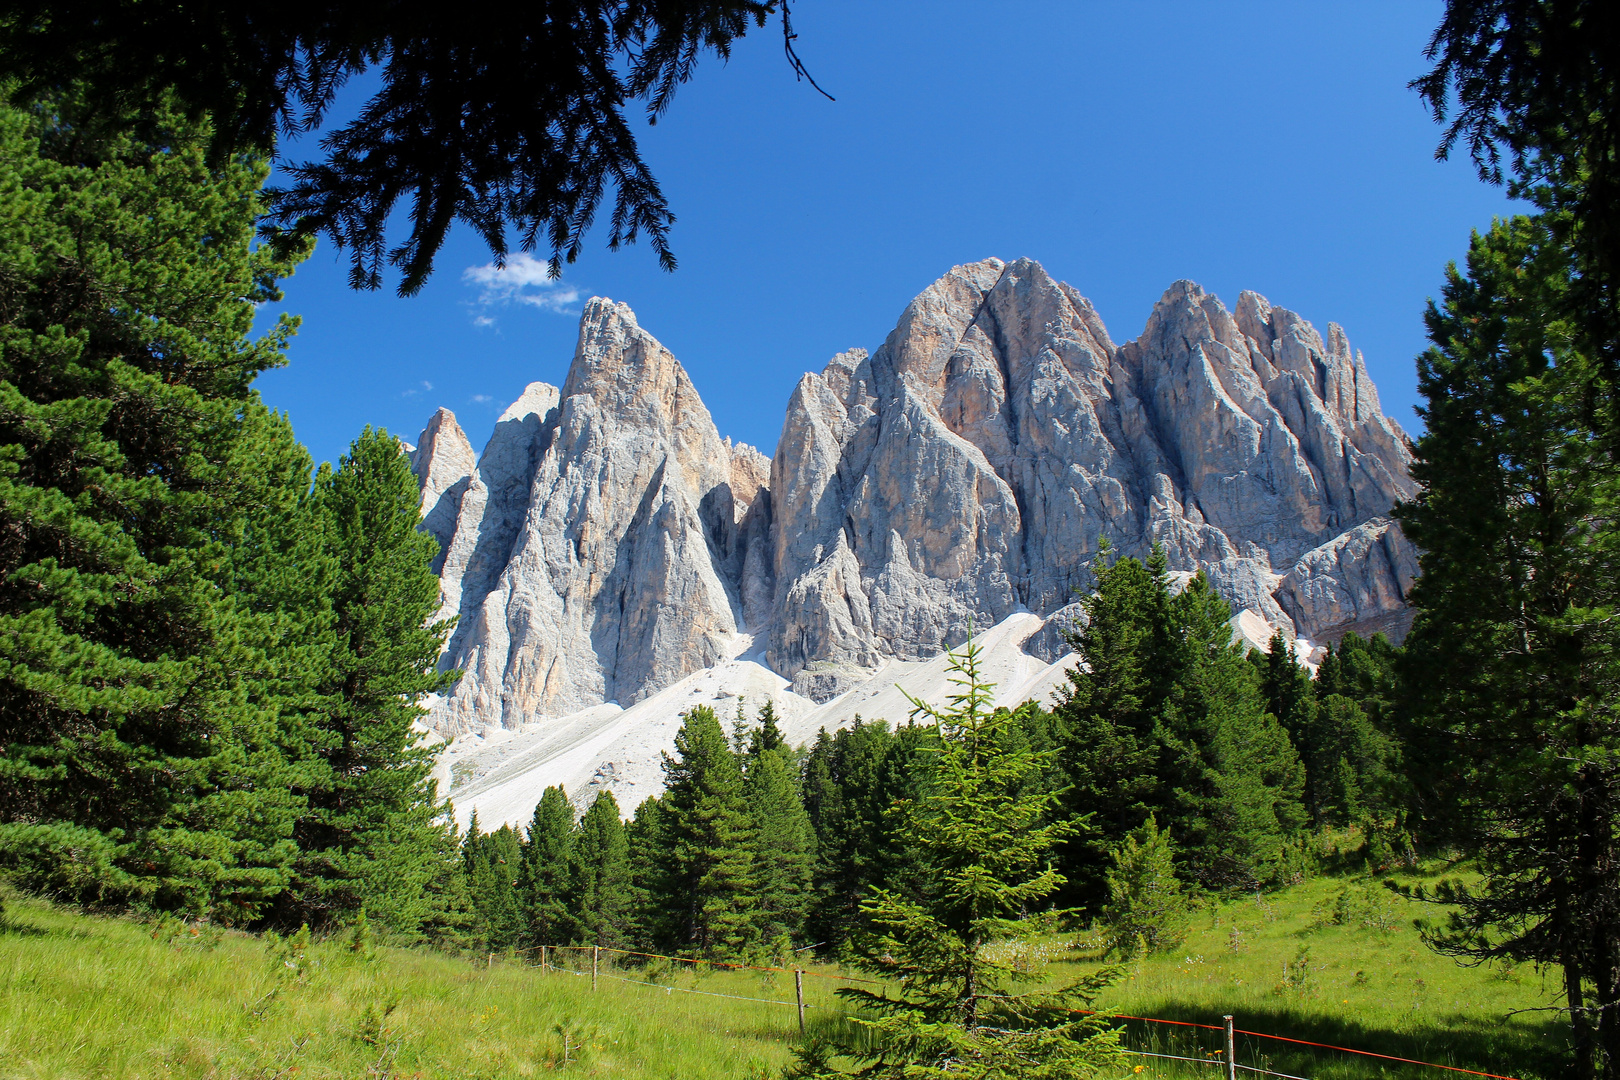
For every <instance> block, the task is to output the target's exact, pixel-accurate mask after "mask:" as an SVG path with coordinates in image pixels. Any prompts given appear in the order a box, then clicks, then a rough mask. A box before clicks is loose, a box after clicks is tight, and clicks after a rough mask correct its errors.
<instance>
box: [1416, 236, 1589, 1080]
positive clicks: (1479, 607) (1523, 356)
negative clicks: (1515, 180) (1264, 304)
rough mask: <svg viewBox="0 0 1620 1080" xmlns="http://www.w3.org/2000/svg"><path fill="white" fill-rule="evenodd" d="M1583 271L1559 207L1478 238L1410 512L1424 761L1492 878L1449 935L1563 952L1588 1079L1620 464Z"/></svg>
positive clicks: (1455, 892) (1459, 291) (1436, 318)
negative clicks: (1605, 421)
mask: <svg viewBox="0 0 1620 1080" xmlns="http://www.w3.org/2000/svg"><path fill="white" fill-rule="evenodd" d="M1572 273H1573V267H1572V265H1571V261H1570V257H1569V255H1568V253H1567V251H1565V250H1564V249H1563V248H1562V247H1561V246H1560V245H1559V244H1558V243H1557V242H1556V240H1555V238H1554V234H1553V232H1552V231H1551V230H1549V229H1548V228H1547V227H1546V225H1545V223H1544V222H1543V221H1541V220H1540V219H1535V218H1523V217H1521V218H1515V219H1512V220H1508V221H1501V222H1498V223H1497V224H1496V226H1495V227H1494V228H1492V229H1491V231H1490V232H1489V233H1487V234H1485V235H1483V236H1476V237H1475V238H1474V242H1473V245H1472V247H1471V248H1470V251H1469V258H1468V265H1467V270H1466V273H1465V272H1463V271H1461V270H1458V269H1457V268H1455V267H1453V268H1452V270H1451V272H1450V274H1449V279H1448V281H1447V284H1446V290H1445V294H1444V297H1443V299H1442V301H1441V302H1440V303H1439V304H1437V305H1434V306H1433V307H1431V309H1430V312H1429V332H1430V338H1431V340H1432V341H1433V342H1434V347H1433V348H1431V349H1430V350H1429V351H1428V352H1427V353H1426V354H1424V356H1423V357H1422V358H1421V360H1420V366H1419V372H1420V378H1421V384H1420V385H1421V389H1422V390H1423V392H1424V395H1425V398H1426V399H1427V402H1428V405H1427V407H1426V409H1425V412H1424V418H1425V420H1426V421H1427V424H1428V432H1427V433H1426V434H1425V435H1424V437H1423V438H1422V439H1421V440H1420V441H1419V443H1418V455H1419V457H1418V461H1417V463H1416V465H1415V466H1414V473H1415V474H1416V475H1417V476H1418V478H1419V479H1420V480H1421V481H1422V483H1423V485H1424V487H1423V490H1422V493H1421V494H1420V495H1419V497H1418V498H1417V500H1416V501H1415V502H1414V503H1412V504H1411V505H1409V506H1406V507H1404V508H1403V509H1402V511H1401V520H1402V523H1403V525H1404V527H1405V528H1406V529H1407V530H1408V532H1409V533H1410V534H1411V536H1412V538H1413V540H1414V541H1415V542H1416V543H1418V544H1419V545H1420V546H1421V547H1422V548H1424V549H1425V553H1424V556H1423V576H1422V577H1421V578H1420V579H1419V580H1418V583H1417V585H1416V587H1415V588H1414V590H1413V602H1414V604H1416V605H1417V607H1418V609H1419V616H1418V620H1417V623H1416V625H1415V626H1414V627H1413V630H1412V635H1411V639H1410V647H1409V655H1408V656H1407V657H1406V658H1405V660H1406V664H1405V667H1406V678H1405V679H1403V683H1404V687H1405V695H1406V701H1407V708H1408V709H1409V710H1410V713H1411V717H1412V721H1413V725H1414V729H1415V730H1414V743H1415V749H1417V750H1418V752H1419V753H1420V754H1421V756H1422V758H1423V759H1424V760H1425V761H1426V762H1432V763H1436V764H1437V766H1438V767H1434V768H1430V769H1427V770H1425V771H1424V772H1423V774H1421V775H1418V776H1416V777H1415V780H1416V781H1417V783H1418V785H1419V789H1420V791H1421V792H1422V794H1423V796H1424V798H1423V801H1422V803H1421V805H1422V807H1423V808H1424V810H1425V811H1426V816H1427V818H1428V819H1429V820H1430V821H1431V822H1432V823H1433V825H1432V827H1433V828H1434V830H1435V831H1437V832H1444V833H1445V834H1447V835H1449V836H1450V837H1452V838H1453V839H1454V840H1455V841H1456V842H1457V843H1459V844H1460V845H1461V847H1462V849H1463V850H1465V851H1469V852H1472V853H1475V854H1477V857H1478V862H1479V866H1480V868H1481V869H1482V870H1483V871H1484V872H1485V875H1486V880H1485V884H1484V885H1483V887H1481V888H1478V889H1464V888H1462V887H1461V886H1460V885H1451V886H1449V887H1447V888H1444V889H1442V890H1441V894H1442V896H1443V897H1444V898H1445V899H1447V900H1449V901H1451V902H1453V903H1456V904H1458V905H1459V906H1460V911H1459V913H1458V914H1457V915H1456V916H1455V917H1454V919H1453V921H1452V922H1451V925H1450V926H1449V927H1448V928H1446V929H1443V930H1440V931H1437V932H1436V935H1435V938H1434V940H1435V943H1436V944H1437V945H1439V946H1440V947H1441V948H1442V949H1444V950H1447V951H1451V952H1456V953H1458V954H1461V955H1464V956H1469V957H1473V958H1476V959H1495V958H1508V959H1512V960H1528V961H1533V962H1536V963H1548V964H1558V965H1560V967H1561V969H1562V972H1563V976H1564V980H1565V990H1566V997H1567V1004H1568V1007H1569V1009H1570V1011H1571V1016H1572V1020H1573V1024H1574V1032H1575V1040H1576V1044H1577V1056H1578V1059H1579V1060H1580V1062H1581V1068H1582V1069H1583V1070H1584V1071H1585V1072H1586V1073H1587V1074H1594V1075H1605V1076H1612V1075H1615V1074H1616V1070H1620V1015H1617V1014H1620V813H1617V811H1620V717H1617V715H1616V711H1615V703H1616V702H1617V701H1620V663H1617V661H1616V657H1617V656H1620V651H1617V644H1620V638H1617V635H1616V628H1615V611H1616V607H1617V604H1620V592H1617V586H1620V536H1617V534H1616V531H1615V528H1614V524H1613V523H1614V521H1615V519H1616V514H1617V512H1620V470H1617V469H1616V468H1615V466H1614V464H1613V462H1612V461H1611V460H1610V459H1609V456H1608V454H1607V452H1606V450H1605V449H1604V447H1603V443H1602V440H1601V439H1599V438H1598V437H1597V434H1598V433H1597V432H1595V431H1594V430H1593V428H1592V426H1591V425H1592V423H1593V421H1594V419H1595V418H1597V417H1600V416H1601V415H1602V414H1601V412H1600V411H1599V412H1596V413H1595V412H1594V411H1593V409H1592V408H1591V406H1592V404H1593V402H1594V401H1595V400H1598V399H1599V397H1600V393H1601V390H1600V388H1601V381H1602V374H1601V372H1600V371H1599V370H1598V365H1597V364H1596V363H1595V362H1594V358H1593V357H1591V356H1589V355H1587V354H1586V353H1585V352H1584V351H1583V350H1582V347H1581V344H1580V341H1581V336H1580V334H1579V333H1578V332H1576V330H1575V329H1574V328H1572V327H1571V326H1570V325H1569V323H1568V322H1567V321H1566V320H1564V319H1561V318H1560V316H1559V308H1560V303H1561V300H1560V297H1561V296H1562V294H1563V293H1564V292H1565V290H1566V289H1567V288H1568V285H1569V280H1570V276H1571V274H1572Z"/></svg>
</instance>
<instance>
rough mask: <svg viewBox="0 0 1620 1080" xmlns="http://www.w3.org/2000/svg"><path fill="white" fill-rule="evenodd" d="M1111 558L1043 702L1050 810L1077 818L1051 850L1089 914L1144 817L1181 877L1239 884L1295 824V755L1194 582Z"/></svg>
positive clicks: (1153, 561) (1071, 894)
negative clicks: (1049, 717)
mask: <svg viewBox="0 0 1620 1080" xmlns="http://www.w3.org/2000/svg"><path fill="white" fill-rule="evenodd" d="M1110 556H1111V552H1110V551H1109V549H1108V548H1107V547H1106V546H1105V547H1104V549H1103V550H1102V552H1101V553H1100V554H1099V556H1098V560H1097V563H1096V565H1095V568H1094V573H1095V575H1096V579H1097V591H1096V592H1095V593H1094V594H1093V595H1092V596H1090V597H1087V598H1086V599H1085V600H1083V601H1082V603H1083V604H1084V605H1085V609H1086V614H1087V616H1088V620H1087V624H1086V626H1085V627H1084V628H1082V629H1081V630H1080V632H1079V633H1078V634H1077V635H1076V636H1075V638H1074V639H1073V640H1074V644H1075V647H1076V649H1077V650H1078V652H1079V653H1080V656H1081V659H1082V660H1083V661H1084V663H1083V664H1082V665H1080V666H1078V667H1076V668H1075V669H1074V670H1072V671H1071V672H1070V673H1069V682H1070V685H1069V687H1068V688H1067V690H1066V693H1065V695H1064V697H1063V700H1062V701H1061V702H1060V703H1059V704H1058V706H1057V708H1056V709H1055V713H1056V715H1057V719H1058V722H1059V724H1060V725H1061V729H1062V735H1061V738H1062V741H1063V750H1062V754H1061V757H1060V760H1061V763H1062V765H1063V770H1062V771H1063V777H1064V779H1065V780H1066V781H1067V782H1068V784H1069V785H1070V787H1069V790H1068V791H1067V792H1066V793H1065V795H1064V796H1063V800H1062V805H1063V812H1064V813H1065V815H1066V817H1067V819H1068V820H1070V821H1072V822H1074V823H1076V824H1077V825H1079V824H1084V825H1085V826H1086V827H1087V831H1086V832H1084V833H1082V834H1080V835H1078V836H1077V837H1076V838H1075V839H1072V840H1070V841H1069V842H1068V843H1067V844H1066V845H1065V846H1064V847H1063V849H1062V850H1061V852H1060V854H1059V865H1060V866H1061V867H1062V869H1063V871H1064V873H1065V874H1066V875H1069V877H1070V879H1071V881H1072V884H1071V886H1070V889H1069V890H1068V891H1067V893H1066V899H1067V900H1068V901H1069V902H1071V903H1073V904H1076V905H1078V906H1081V907H1084V908H1086V909H1087V910H1089V911H1091V912H1093V913H1094V912H1096V911H1097V910H1098V908H1099V906H1100V905H1101V903H1102V902H1103V901H1104V900H1105V898H1106V883H1105V881H1104V878H1103V874H1104V871H1105V869H1106V867H1107V865H1108V858H1109V852H1110V851H1111V850H1112V849H1113V848H1114V847H1115V846H1116V845H1117V844H1119V843H1120V842H1122V841H1123V840H1124V838H1125V837H1126V836H1127V835H1128V834H1129V833H1131V832H1132V831H1134V830H1135V829H1137V828H1138V827H1140V825H1141V824H1142V823H1143V822H1144V821H1146V820H1147V818H1148V816H1149V815H1153V816H1155V817H1156V818H1157V819H1158V820H1159V821H1160V822H1163V823H1164V824H1165V826H1166V827H1167V828H1168V829H1170V831H1171V835H1172V836H1173V837H1174V839H1175V843H1176V848H1177V854H1178V858H1179V859H1180V863H1179V865H1180V867H1181V872H1182V873H1183V874H1184V875H1185V876H1186V878H1187V879H1188V880H1189V881H1193V882H1196V883H1198V884H1201V885H1203V886H1205V887H1209V888H1231V887H1250V886H1252V885H1254V884H1256V883H1258V882H1260V881H1263V880H1265V879H1266V878H1267V877H1268V876H1269V874H1270V872H1271V867H1272V866H1273V865H1274V864H1275V862H1276V860H1277V858H1278V857H1279V855H1280V854H1281V851H1282V844H1283V841H1284V839H1285V838H1286V837H1287V836H1289V835H1290V834H1291V833H1292V832H1293V831H1295V830H1296V829H1298V827H1299V826H1300V825H1301V824H1303V822H1304V812H1303V810H1302V808H1301V806H1300V794H1301V790H1302V787H1303V775H1302V772H1301V769H1300V767H1299V760H1298V756H1297V754H1296V753H1295V751H1294V748H1293V747H1292V746H1291V745H1290V743H1289V741H1288V736H1287V734H1286V732H1284V731H1283V729H1282V727H1281V725H1280V724H1279V723H1278V722H1277V719H1276V718H1275V717H1274V716H1272V715H1271V714H1270V713H1269V712H1268V711H1267V709H1266V702H1265V699H1264V698H1263V697H1262V696H1261V693H1260V684H1259V683H1260V681H1259V676H1258V674H1257V673H1256V671H1255V670H1254V668H1253V666H1252V665H1250V664H1249V663H1248V662H1247V661H1246V660H1245V658H1244V651H1243V647H1242V646H1240V645H1237V644H1234V643H1233V642H1232V640H1231V637H1232V635H1231V630H1230V628H1229V626H1228V619H1229V618H1230V615H1231V610H1230V608H1229V607H1228V606H1227V604H1226V602H1225V601H1223V600H1222V599H1221V598H1220V597H1219V596H1218V595H1217V594H1216V593H1215V591H1214V590H1213V589H1212V588H1210V586H1209V582H1208V581H1207V579H1205V578H1204V576H1203V575H1202V574H1198V575H1195V576H1194V577H1193V579H1192V580H1191V581H1190V582H1189V583H1188V584H1187V586H1186V588H1184V589H1183V590H1182V591H1181V592H1180V593H1178V594H1174V595H1172V594H1171V592H1170V588H1169V582H1168V577H1167V575H1166V573H1165V569H1166V567H1165V559H1164V555H1163V553H1162V552H1161V551H1159V550H1157V549H1155V550H1154V552H1153V555H1152V557H1151V558H1150V559H1149V560H1148V562H1147V563H1146V564H1143V563H1141V562H1139V561H1138V560H1136V559H1130V558H1125V559H1119V560H1117V561H1113V562H1110V561H1109V560H1110Z"/></svg>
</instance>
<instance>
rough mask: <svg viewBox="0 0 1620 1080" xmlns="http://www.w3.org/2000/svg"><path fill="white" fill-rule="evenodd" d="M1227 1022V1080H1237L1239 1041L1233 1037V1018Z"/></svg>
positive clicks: (1228, 1017) (1227, 1017) (1226, 1019)
mask: <svg viewBox="0 0 1620 1080" xmlns="http://www.w3.org/2000/svg"><path fill="white" fill-rule="evenodd" d="M1222 1019H1224V1020H1225V1021H1226V1080H1237V1040H1236V1039H1235V1038H1234V1037H1233V1036H1232V1018H1231V1017H1230V1016H1226V1017H1222Z"/></svg>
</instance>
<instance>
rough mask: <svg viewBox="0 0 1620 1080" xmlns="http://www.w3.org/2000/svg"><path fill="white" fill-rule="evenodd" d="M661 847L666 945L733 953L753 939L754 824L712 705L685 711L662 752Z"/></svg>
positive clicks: (755, 897)
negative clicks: (670, 745)
mask: <svg viewBox="0 0 1620 1080" xmlns="http://www.w3.org/2000/svg"><path fill="white" fill-rule="evenodd" d="M664 783H665V790H664V795H663V797H662V800H661V802H662V817H663V821H662V832H663V837H662V839H663V844H664V848H663V850H662V851H661V852H660V853H659V862H660V865H661V872H660V874H659V875H658V878H659V881H660V884H661V888H662V890H663V894H662V895H661V896H658V897H656V898H654V900H653V902H655V903H661V904H664V905H667V907H668V910H669V913H670V919H671V923H670V924H668V925H667V927H666V933H668V934H669V938H668V940H666V942H665V944H666V945H667V946H669V947H673V948H678V949H681V950H683V951H686V952H691V953H696V954H702V955H714V956H720V955H725V956H736V955H738V954H740V953H741V951H742V950H743V949H744V948H746V947H748V946H749V945H751V944H752V943H753V942H754V941H755V940H756V938H757V936H758V931H757V926H756V919H757V915H756V909H757V907H758V891H757V890H758V885H759V882H758V878H757V876H756V875H757V868H756V867H755V865H754V857H753V856H754V836H755V825H754V820H753V816H752V814H751V813H750V812H749V807H748V800H747V795H746V792H745V789H744V786H743V777H742V772H741V770H740V769H739V768H738V767H737V758H736V755H735V754H734V753H733V752H732V748H731V747H730V746H729V745H727V742H726V736H725V732H724V731H722V730H721V728H720V721H719V720H718V719H717V718H716V717H715V715H714V710H713V709H710V708H708V707H707V706H702V705H700V706H698V707H696V708H694V709H692V710H691V711H690V712H688V713H687V714H686V716H685V718H684V720H683V721H682V723H681V728H680V731H678V732H677V733H676V735H675V754H674V756H673V757H671V756H670V755H668V754H665V755H664Z"/></svg>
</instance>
